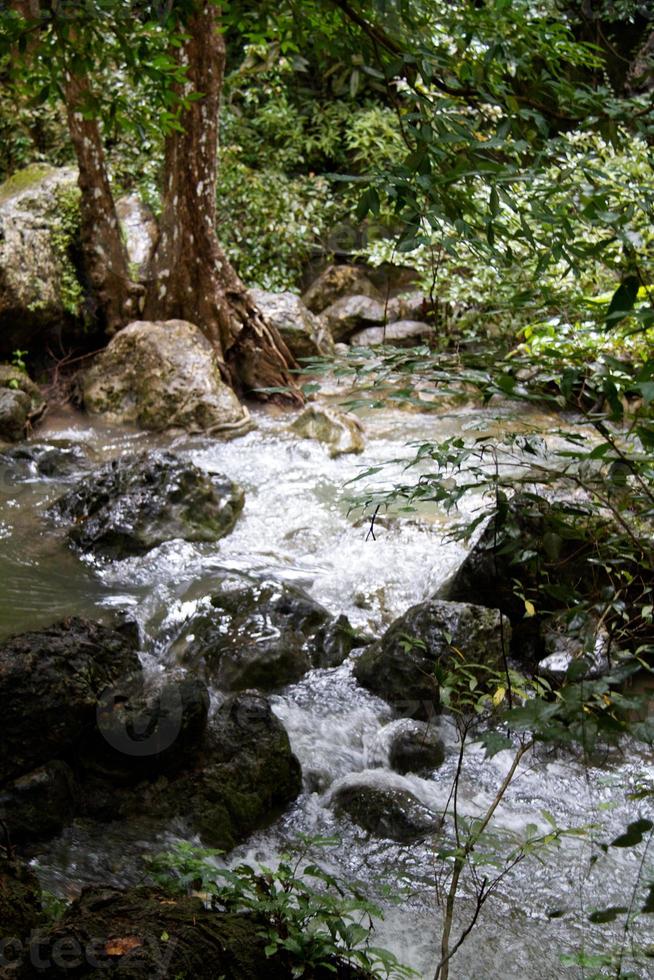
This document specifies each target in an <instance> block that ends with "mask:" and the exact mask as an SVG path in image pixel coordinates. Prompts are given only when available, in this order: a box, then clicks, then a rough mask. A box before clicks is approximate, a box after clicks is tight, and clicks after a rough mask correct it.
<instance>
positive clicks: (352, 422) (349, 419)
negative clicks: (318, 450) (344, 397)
mask: <svg viewBox="0 0 654 980" xmlns="http://www.w3.org/2000/svg"><path fill="white" fill-rule="evenodd" d="M291 430H292V431H293V432H295V433H296V435H299V436H302V437H303V438H304V439H316V440H317V441H318V442H323V443H325V445H326V446H328V447H329V455H330V456H331V457H332V459H333V458H334V457H336V456H342V455H344V454H346V453H362V452H363V450H364V448H365V443H364V441H363V433H362V426H361V422H360V421H359V419H358V418H357V417H356V415H352V414H350V413H349V412H339V411H337V410H336V409H334V408H318V407H317V406H315V405H310V406H309V407H308V408H306V409H305V410H304V411H303V412H302V414H301V415H300V416H299V418H297V419H296V420H295V422H293V424H292V426H291Z"/></svg>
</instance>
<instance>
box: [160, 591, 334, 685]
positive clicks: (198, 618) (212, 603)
mask: <svg viewBox="0 0 654 980" xmlns="http://www.w3.org/2000/svg"><path fill="white" fill-rule="evenodd" d="M352 642H353V638H352V630H351V628H350V624H349V623H348V621H347V619H346V618H345V616H339V617H338V619H336V618H335V617H333V616H332V615H331V614H330V613H328V612H327V610H326V609H324V608H323V607H322V606H321V605H319V604H318V603H317V602H315V601H314V600H313V599H311V598H310V596H308V595H307V594H306V593H304V592H302V590H301V589H298V588H294V587H292V586H289V585H285V584H283V583H282V582H278V581H275V580H273V579H265V580H263V581H259V582H256V581H252V580H248V579H244V578H242V577H239V578H228V579H225V580H224V581H223V582H222V583H221V585H220V588H219V590H218V591H217V592H215V593H214V594H213V595H212V596H211V597H210V598H209V599H208V601H206V602H204V603H203V604H202V605H201V606H200V608H199V610H198V611H197V612H196V613H195V614H194V615H193V616H191V618H190V619H189V620H187V622H186V623H185V624H184V626H183V627H182V629H181V631H180V632H179V634H178V635H177V636H176V638H175V640H174V642H173V643H172V644H171V647H170V653H171V655H173V656H175V657H176V658H177V659H179V660H181V661H182V662H183V663H184V664H185V665H187V666H194V667H196V668H197V667H198V665H199V664H202V665H203V667H204V669H205V670H206V673H207V674H208V676H209V677H210V678H211V680H212V681H213V683H214V684H216V685H217V686H218V687H219V688H220V689H221V690H223V691H239V690H244V689H246V688H258V689H259V690H262V691H270V690H273V689H274V688H278V687H282V686H283V685H284V684H289V683H291V682H293V681H296V680H299V679H300V677H302V676H303V675H304V674H305V673H306V672H307V670H310V669H311V668H312V667H335V666H337V665H338V664H340V663H342V662H343V660H344V659H345V658H346V657H347V655H348V653H349V652H350V650H351V648H352Z"/></svg>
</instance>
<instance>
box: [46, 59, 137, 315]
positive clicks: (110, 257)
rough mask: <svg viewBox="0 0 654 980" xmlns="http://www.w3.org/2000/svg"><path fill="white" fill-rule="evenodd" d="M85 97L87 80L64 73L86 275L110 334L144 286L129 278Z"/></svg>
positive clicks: (133, 310)
mask: <svg viewBox="0 0 654 980" xmlns="http://www.w3.org/2000/svg"><path fill="white" fill-rule="evenodd" d="M89 94H90V90H89V85H88V81H87V79H86V78H85V77H84V76H79V75H74V74H72V72H70V71H68V70H67V71H66V74H65V79H64V95H65V100H66V115H67V119H68V129H69V132H70V138H71V141H72V144H73V147H74V149H75V154H76V156H77V166H78V168H79V178H78V183H79V187H80V190H81V192H82V197H81V201H80V216H81V238H82V247H83V252H84V261H85V266H86V273H87V275H88V277H89V280H90V283H91V286H92V290H93V296H94V299H95V301H96V303H97V307H98V312H99V314H100V316H101V317H102V318H103V319H104V326H105V330H106V332H107V333H109V334H113V333H115V332H116V331H117V330H119V329H120V327H124V326H125V324H126V323H128V322H129V321H130V320H133V319H135V317H136V316H137V315H138V313H139V296H140V295H142V293H143V287H141V286H139V285H138V284H137V283H135V282H133V281H132V280H131V279H130V275H129V260H128V257H127V251H126V249H125V245H124V243H123V239H122V236H121V232H120V226H119V224H118V216H117V214H116V207H115V204H114V199H113V194H112V191H111V185H110V183H109V176H108V173H107V165H106V160H105V153H104V147H103V145H102V137H101V135H100V127H99V125H98V121H97V119H94V118H84V107H85V103H86V101H87V100H88V97H89Z"/></svg>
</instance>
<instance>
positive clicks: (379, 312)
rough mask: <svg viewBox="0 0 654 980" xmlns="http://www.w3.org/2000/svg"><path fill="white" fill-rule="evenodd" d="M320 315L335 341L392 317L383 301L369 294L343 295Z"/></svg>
mask: <svg viewBox="0 0 654 980" xmlns="http://www.w3.org/2000/svg"><path fill="white" fill-rule="evenodd" d="M393 312H394V311H393ZM322 316H323V319H324V321H325V323H326V324H327V326H328V327H329V330H330V332H331V335H332V337H333V338H334V342H335V343H339V342H340V341H343V340H349V338H350V337H351V336H352V334H354V333H356V332H357V331H358V330H363V329H365V328H366V327H372V326H377V325H378V324H383V323H385V322H387V321H389V320H392V319H393V316H392V312H391V314H390V315H389V310H388V309H387V308H386V307H385V306H384V303H383V302H380V301H379V300H376V299H371V298H370V297H369V296H344V297H343V298H342V299H338V300H336V302H335V303H332V304H331V306H328V307H327V309H326V310H325V311H324V313H323V314H322Z"/></svg>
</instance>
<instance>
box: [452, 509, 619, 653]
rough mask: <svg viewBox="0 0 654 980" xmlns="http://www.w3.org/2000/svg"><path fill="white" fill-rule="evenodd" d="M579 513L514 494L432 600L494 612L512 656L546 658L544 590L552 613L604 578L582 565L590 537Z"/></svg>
mask: <svg viewBox="0 0 654 980" xmlns="http://www.w3.org/2000/svg"><path fill="white" fill-rule="evenodd" d="M582 516H584V515H582V514H581V512H580V510H579V508H578V507H575V506H574V505H570V504H566V503H565V502H554V503H550V502H549V501H547V500H545V499H544V498H542V497H538V496H536V495H534V494H516V495H515V496H514V497H513V498H512V499H511V500H510V501H509V503H508V506H507V507H505V508H504V509H503V510H502V511H501V512H500V513H498V514H497V515H496V516H495V517H493V518H491V520H490V521H489V523H488V524H487V526H486V528H485V529H484V531H483V532H482V534H481V536H480V538H479V540H478V541H477V543H476V544H475V545H474V546H473V547H472V549H471V551H470V552H469V553H468V555H467V556H466V558H465V559H464V561H463V564H462V565H461V566H460V567H459V568H458V569H457V571H456V572H455V573H454V575H453V576H452V578H451V579H450V580H449V581H448V582H446V583H445V584H444V585H443V586H442V587H441V589H440V590H439V592H438V595H439V597H440V598H444V599H451V600H455V601H459V602H473V601H474V602H476V603H479V605H482V606H489V607H493V608H498V609H501V610H502V612H503V613H504V614H505V615H506V616H508V617H509V619H510V620H511V623H512V625H513V635H512V643H511V654H512V656H514V657H515V658H516V659H517V660H519V661H520V662H521V663H527V664H528V665H535V664H536V663H537V662H538V661H539V660H541V659H542V658H543V656H544V655H545V648H544V641H543V637H542V635H541V616H540V613H541V611H542V607H543V602H544V601H545V599H544V597H545V595H546V594H547V592H548V590H549V596H548V598H547V600H546V601H547V603H548V605H549V608H550V610H552V609H556V608H558V607H560V606H561V605H562V604H563V605H564V604H565V602H566V601H567V600H568V598H569V596H570V595H571V594H572V593H574V592H575V591H577V590H578V589H579V588H581V590H582V591H584V592H587V593H591V594H592V590H593V589H594V588H595V589H596V588H599V583H600V581H601V579H602V576H603V575H604V573H603V571H602V569H601V567H598V566H597V563H594V562H593V561H592V560H589V559H592V557H593V555H594V554H595V544H594V537H593V534H592V533H591V531H590V530H589V527H588V523H587V520H580V517H582ZM516 580H517V582H519V583H520V584H519V586H518V587H516ZM557 594H558V596H559V598H558V599H557ZM525 598H527V599H530V600H532V601H533V602H534V605H535V607H536V611H537V614H536V615H535V616H528V615H527V611H526V608H525Z"/></svg>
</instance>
